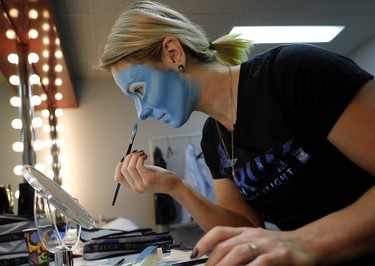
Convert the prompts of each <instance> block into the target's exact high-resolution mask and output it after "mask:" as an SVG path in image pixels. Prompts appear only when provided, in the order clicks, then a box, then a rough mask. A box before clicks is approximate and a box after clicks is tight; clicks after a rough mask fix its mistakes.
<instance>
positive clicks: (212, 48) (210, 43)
mask: <svg viewBox="0 0 375 266" xmlns="http://www.w3.org/2000/svg"><path fill="white" fill-rule="evenodd" d="M208 43H209V45H210V46H209V47H208V48H210V50H215V49H214V46H213V44H212V42H208Z"/></svg>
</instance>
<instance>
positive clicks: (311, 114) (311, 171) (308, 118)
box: [201, 44, 375, 265]
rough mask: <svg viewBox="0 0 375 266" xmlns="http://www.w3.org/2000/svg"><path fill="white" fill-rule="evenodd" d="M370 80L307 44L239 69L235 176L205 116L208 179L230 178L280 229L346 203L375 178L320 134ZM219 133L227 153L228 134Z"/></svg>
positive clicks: (212, 124)
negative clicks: (209, 171)
mask: <svg viewBox="0 0 375 266" xmlns="http://www.w3.org/2000/svg"><path fill="white" fill-rule="evenodd" d="M369 79H373V77H372V76H371V75H370V74H369V73H367V72H365V71H364V70H362V69H361V68H359V67H358V66H357V65H356V64H355V63H354V62H353V61H351V60H350V59H348V58H346V57H343V56H340V55H338V54H335V53H332V52H330V51H327V50H324V49H321V48H318V47H315V46H310V45H297V44H296V45H284V46H279V47H276V48H274V49H271V50H269V51H268V52H265V53H264V54H261V55H258V56H256V57H254V58H253V59H251V60H249V61H247V62H245V63H243V64H242V65H241V70H240V80H239V88H238V105H237V106H238V110H237V121H236V126H235V132H234V160H235V178H233V177H232V169H231V161H230V159H231V158H228V156H227V155H226V153H225V149H224V148H223V147H222V145H221V141H220V138H219V135H218V132H217V128H216V125H215V120H214V119H212V118H208V119H207V121H206V123H205V125H204V128H203V137H202V142H201V146H202V150H203V152H204V156H205V160H206V163H207V165H208V166H209V168H210V170H211V173H212V176H213V178H215V179H219V178H228V179H230V180H232V181H233V182H234V183H235V184H236V185H237V187H238V189H239V191H240V193H241V194H242V196H243V198H244V200H245V201H246V202H247V203H248V204H249V205H250V206H251V207H252V208H254V209H256V210H258V211H259V212H260V213H262V214H263V215H264V217H266V219H268V220H270V221H272V222H273V223H275V224H276V225H277V226H278V227H279V228H280V229H282V230H292V229H295V228H298V227H301V226H303V225H305V224H307V223H310V222H312V221H314V220H317V219H319V218H320V217H322V216H325V215H327V214H329V213H331V212H334V211H336V210H339V209H341V208H344V207H345V206H347V205H349V204H351V203H353V202H354V201H355V200H357V199H358V198H359V197H360V196H361V195H362V194H363V193H364V192H365V191H367V190H368V189H369V188H370V187H371V186H373V185H375V177H374V176H372V175H370V174H369V173H367V172H365V171H363V170H362V169H360V168H359V167H358V166H356V165H355V164H354V163H352V162H351V161H350V160H348V159H347V158H346V157H345V156H344V155H343V154H342V153H341V152H340V151H339V150H337V149H336V148H335V147H334V146H333V145H331V144H330V142H328V141H327V135H328V134H329V132H330V130H331V129H332V127H333V126H334V124H335V122H336V121H337V119H338V118H339V116H340V115H341V114H342V112H343V110H344V109H345V107H346V106H347V105H348V103H349V102H350V101H351V99H352V98H353V96H354V95H355V94H356V92H357V91H358V90H359V89H360V88H361V87H362V86H363V85H364V84H365V83H366V82H367V81H368V80H369ZM218 124H219V123H218ZM219 127H220V128H221V129H220V130H221V134H222V136H223V139H224V141H225V142H226V147H227V148H226V149H227V150H228V151H231V148H230V142H231V141H230V133H229V132H227V131H226V130H225V129H224V127H223V126H222V125H221V124H219ZM230 153H231V152H229V154H230ZM371 261H372V262H375V260H371ZM348 265H350V264H348ZM358 265H367V264H363V263H361V264H358ZM374 265H375V264H374Z"/></svg>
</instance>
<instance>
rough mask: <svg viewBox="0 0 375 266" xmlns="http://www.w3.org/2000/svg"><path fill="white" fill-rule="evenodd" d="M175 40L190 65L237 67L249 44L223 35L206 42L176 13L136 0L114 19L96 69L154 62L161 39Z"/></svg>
mask: <svg viewBox="0 0 375 266" xmlns="http://www.w3.org/2000/svg"><path fill="white" fill-rule="evenodd" d="M167 36H174V37H175V38H177V39H178V40H179V41H180V43H181V45H182V47H183V49H184V51H185V53H186V55H187V58H188V60H189V61H190V62H193V63H210V62H221V63H223V64H228V65H238V64H240V63H242V62H244V61H246V60H247V59H248V55H249V52H250V48H251V46H252V45H251V42H250V41H248V40H244V39H241V38H239V36H238V35H233V34H232V35H224V36H222V37H220V38H218V39H217V40H215V41H214V42H212V43H211V42H209V41H208V39H207V37H206V34H205V32H204V31H203V29H201V27H200V26H199V25H197V24H194V23H193V22H191V21H190V20H189V19H188V18H187V17H185V16H184V15H182V14H181V13H179V12H178V11H176V10H174V9H172V8H170V7H168V6H167V5H164V4H162V3H156V2H154V1H137V2H135V3H134V4H132V5H130V6H129V7H128V8H127V9H126V10H125V11H124V12H123V13H121V15H120V16H119V18H118V19H117V21H116V23H115V25H114V26H113V28H112V31H111V32H110V34H109V36H108V40H107V43H106V45H105V47H104V51H103V54H102V56H101V58H100V60H99V67H100V68H102V69H106V70H109V69H110V68H111V66H112V65H114V64H116V63H117V62H119V61H120V60H122V59H125V58H127V59H132V60H135V61H139V62H142V61H145V60H151V61H157V60H159V59H160V57H161V49H162V43H163V40H164V38H165V37H167Z"/></svg>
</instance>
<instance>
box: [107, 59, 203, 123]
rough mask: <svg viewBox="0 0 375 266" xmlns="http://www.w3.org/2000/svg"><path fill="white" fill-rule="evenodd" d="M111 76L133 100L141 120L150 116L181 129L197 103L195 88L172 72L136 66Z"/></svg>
mask: <svg viewBox="0 0 375 266" xmlns="http://www.w3.org/2000/svg"><path fill="white" fill-rule="evenodd" d="M113 77H114V79H115V81H116V83H117V85H118V86H119V87H120V88H121V90H122V91H123V92H124V93H125V94H126V95H127V96H128V97H130V98H132V99H133V100H134V102H135V107H136V109H137V115H138V118H139V119H141V120H145V119H146V118H147V117H149V116H152V117H154V118H155V119H157V120H160V121H162V122H164V123H167V124H169V125H171V126H172V127H176V128H177V127H181V126H182V125H183V124H184V123H185V122H186V121H187V120H188V119H189V117H190V115H191V113H192V112H193V111H194V110H195V107H196V106H197V104H198V100H199V89H198V86H197V85H196V84H193V83H191V82H188V81H187V80H186V79H185V78H184V77H183V76H182V75H180V74H178V73H177V72H175V71H173V70H161V69H158V68H155V67H152V66H147V65H141V64H135V65H132V66H130V67H126V68H123V69H120V70H118V71H116V72H114V73H113Z"/></svg>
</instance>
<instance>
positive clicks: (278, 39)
mask: <svg viewBox="0 0 375 266" xmlns="http://www.w3.org/2000/svg"><path fill="white" fill-rule="evenodd" d="M344 28H345V26H254V27H253V26H251V27H247V26H238V27H234V28H233V29H232V31H231V32H230V33H231V34H235V33H239V34H241V37H242V38H245V39H248V40H251V41H252V42H253V43H321V42H330V41H331V40H332V39H333V38H335V37H336V36H337V35H338V34H339V33H340V32H341V31H342V30H343V29H344Z"/></svg>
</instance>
